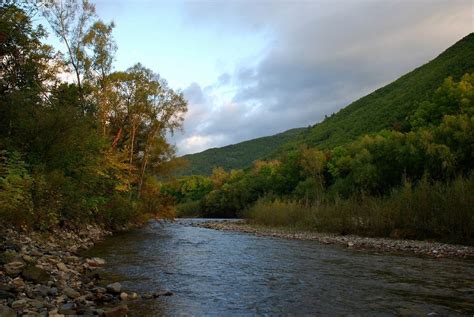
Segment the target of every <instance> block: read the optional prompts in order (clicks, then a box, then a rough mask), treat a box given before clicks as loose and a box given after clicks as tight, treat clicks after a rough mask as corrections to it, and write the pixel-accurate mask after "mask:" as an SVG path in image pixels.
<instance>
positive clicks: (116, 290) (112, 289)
mask: <svg viewBox="0 0 474 317" xmlns="http://www.w3.org/2000/svg"><path fill="white" fill-rule="evenodd" d="M107 291H108V292H109V293H111V294H120V292H121V291H122V285H121V284H120V283H118V282H116V283H112V284H109V285H107Z"/></svg>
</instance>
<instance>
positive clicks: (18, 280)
mask: <svg viewBox="0 0 474 317" xmlns="http://www.w3.org/2000/svg"><path fill="white" fill-rule="evenodd" d="M12 284H13V285H14V286H15V287H16V288H23V287H25V281H23V279H22V278H21V277H17V278H14V279H13V281H12Z"/></svg>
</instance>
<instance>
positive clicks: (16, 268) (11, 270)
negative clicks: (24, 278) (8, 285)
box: [3, 261, 25, 276]
mask: <svg viewBox="0 0 474 317" xmlns="http://www.w3.org/2000/svg"><path fill="white" fill-rule="evenodd" d="M3 267H4V268H5V273H7V275H9V276H18V275H20V273H21V271H22V270H23V268H24V267H25V263H23V262H20V261H15V262H10V263H8V264H5V265H4V266H3Z"/></svg>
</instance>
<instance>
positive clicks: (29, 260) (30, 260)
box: [22, 254, 36, 264]
mask: <svg viewBox="0 0 474 317" xmlns="http://www.w3.org/2000/svg"><path fill="white" fill-rule="evenodd" d="M22 258H23V261H25V262H26V263H29V264H33V263H35V262H36V259H35V258H33V257H32V256H29V255H28V254H24V255H23V256H22Z"/></svg>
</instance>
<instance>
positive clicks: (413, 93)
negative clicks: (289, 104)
mask: <svg viewBox="0 0 474 317" xmlns="http://www.w3.org/2000/svg"><path fill="white" fill-rule="evenodd" d="M472 72H474V33H471V34H469V35H468V36H466V37H464V38H463V39H462V40H460V41H458V42H457V43H456V44H454V45H453V46H451V47H450V48H448V49H447V50H446V51H444V52H443V53H442V54H440V55H439V56H438V57H437V58H435V59H433V60H432V61H430V62H428V63H426V64H425V65H423V66H420V67H418V68H416V69H415V70H413V71H411V72H409V73H408V74H406V75H404V76H402V77H400V78H399V79H397V80H396V81H394V82H392V83H391V84H388V85H387V86H385V87H382V88H380V89H378V90H376V91H374V92H373V93H371V94H369V95H367V96H365V97H362V98H360V99H359V100H357V101H355V102H353V103H351V104H350V105H348V106H347V107H345V108H343V109H342V110H340V111H339V112H337V113H336V114H333V115H331V116H330V117H328V118H326V119H325V120H324V121H322V122H321V123H318V124H316V125H314V126H312V127H310V128H302V129H293V130H289V131H286V132H283V133H280V134H277V135H274V136H270V137H264V138H258V139H254V140H249V141H246V142H242V143H238V144H235V145H230V146H225V147H222V148H213V149H209V150H206V151H204V152H201V153H197V154H191V155H186V156H184V158H185V159H187V160H188V162H189V167H188V168H187V169H185V170H182V171H180V173H179V174H180V175H191V174H200V175H208V174H209V173H210V172H211V171H212V168H213V167H215V166H222V167H224V168H225V169H231V168H245V167H248V166H250V165H251V163H252V162H253V161H254V160H256V159H261V158H267V157H271V156H275V155H278V153H281V152H283V151H285V150H288V149H291V148H295V147H298V146H299V145H300V144H308V145H313V146H315V145H316V146H318V147H319V148H332V147H334V146H338V145H342V144H346V143H349V142H351V141H353V140H354V139H356V138H357V137H359V136H361V135H364V134H367V133H374V132H378V131H380V130H383V129H386V128H391V129H396V130H402V131H403V130H405V129H406V128H408V122H407V120H406V118H407V117H408V116H409V115H410V114H412V113H413V112H414V111H415V110H416V109H417V107H418V104H419V103H420V102H422V101H425V100H429V99H430V97H431V96H432V95H433V93H434V91H435V90H436V88H438V87H439V86H440V85H441V83H442V82H443V80H444V79H445V78H446V77H448V76H452V77H453V78H454V79H455V80H459V79H460V77H461V76H462V75H464V74H465V73H472ZM277 147H278V149H277V150H275V149H276V148H277Z"/></svg>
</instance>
